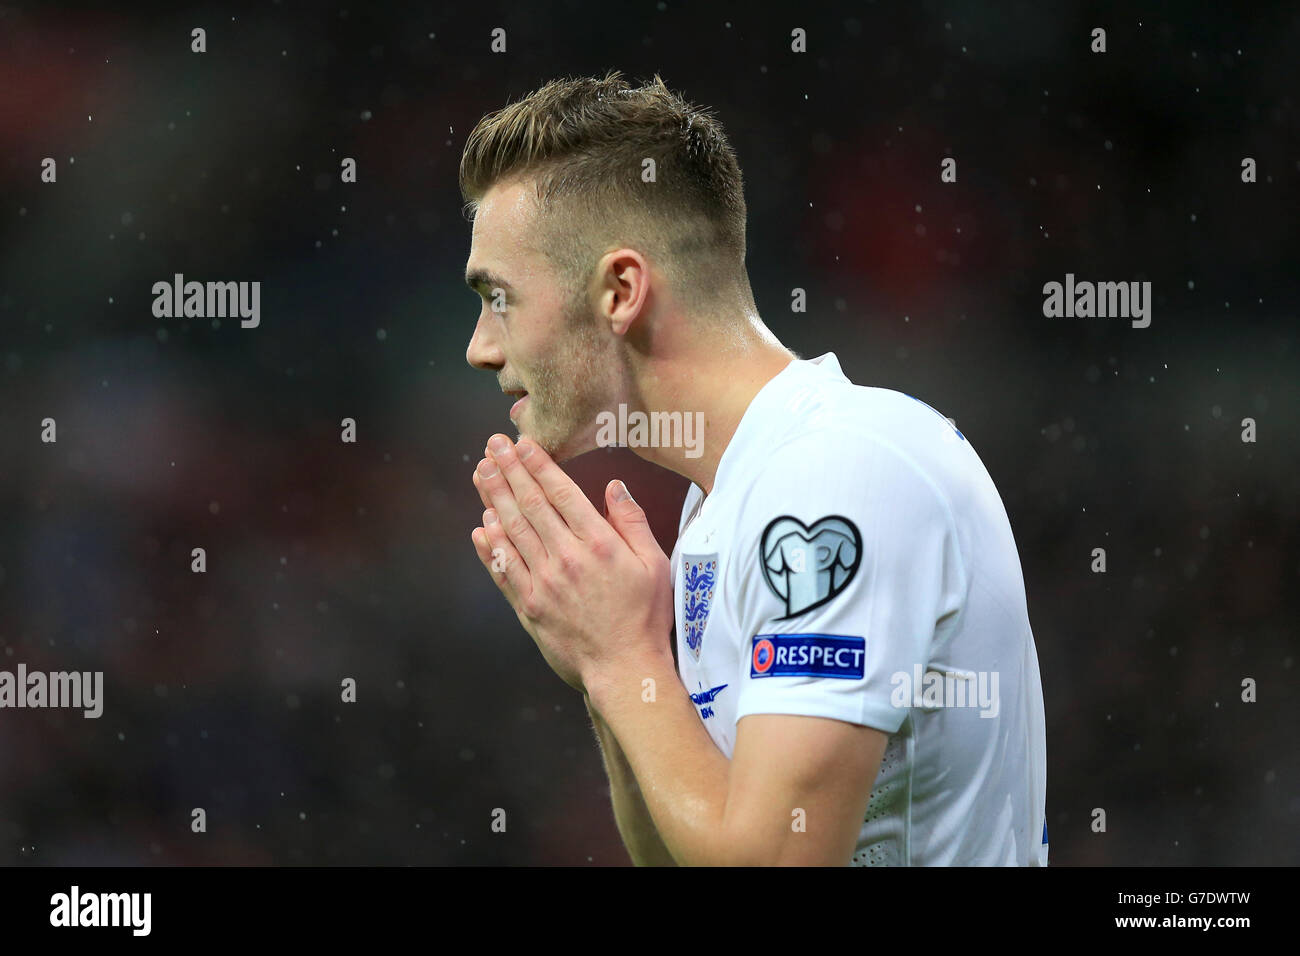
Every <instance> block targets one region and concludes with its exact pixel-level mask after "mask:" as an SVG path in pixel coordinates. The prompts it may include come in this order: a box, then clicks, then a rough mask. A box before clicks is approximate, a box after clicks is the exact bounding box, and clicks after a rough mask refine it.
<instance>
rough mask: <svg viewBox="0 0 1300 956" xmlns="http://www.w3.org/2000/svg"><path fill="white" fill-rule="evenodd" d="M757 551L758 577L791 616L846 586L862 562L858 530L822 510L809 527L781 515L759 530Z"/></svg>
mask: <svg viewBox="0 0 1300 956" xmlns="http://www.w3.org/2000/svg"><path fill="white" fill-rule="evenodd" d="M759 551H760V554H759V562H760V563H761V564H762V567H763V580H765V581H766V582H767V586H768V587H769V588H771V589H772V593H773V594H775V595H776V596H777V597H779V598H780V599H781V600H782V601H784V602H785V618H791V617H795V616H796V615H799V614H802V613H803V612H804V611H810V610H812V609H813V608H815V607H819V606H820V605H822V604H825V603H826V602H827V601H829V600H830V599H831V598H833V597H835V595H837V594H839V593H840V592H841V591H843V590H844V589H845V587H847V586H848V583H849V582H850V581H851V580H853V576H854V575H855V574H857V573H858V566H859V565H860V564H861V563H862V535H861V534H859V533H858V526H857V525H855V524H854V523H853V522H852V521H850V520H849V519H848V518H845V517H843V516H842V515H827V516H826V517H825V518H822V519H821V520H820V521H814V522H813V523H812V526H811V527H809V526H808V525H806V524H804V523H803V522H802V521H800V520H799V519H798V518H792V517H790V516H789V515H783V516H782V517H780V518H777V519H776V520H775V521H773V522H772V523H771V524H769V525H768V526H767V528H765V529H764V531H763V538H762V541H761V543H760V544H759ZM782 620H784V618H782Z"/></svg>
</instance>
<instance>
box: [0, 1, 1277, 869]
mask: <svg viewBox="0 0 1300 956" xmlns="http://www.w3.org/2000/svg"><path fill="white" fill-rule="evenodd" d="M988 6H989V9H988V10H987V11H985V12H978V11H976V10H974V9H973V5H971V4H966V3H951V4H944V3H936V2H929V3H922V4H911V3H898V4H885V3H875V4H872V3H863V4H853V5H851V6H846V7H845V8H843V9H841V10H837V9H834V8H832V7H821V8H819V7H816V6H815V5H809V4H806V3H798V4H788V5H786V6H784V7H776V6H773V7H759V8H755V7H754V6H752V5H749V4H735V5H732V6H730V7H715V8H710V7H706V6H702V5H699V4H695V3H691V4H686V3H679V2H674V3H659V4H656V3H654V2H643V3H634V4H595V3H591V4H587V3H574V2H570V3H558V4H536V5H534V4H524V3H516V4H492V3H484V4H472V5H464V6H462V7H461V8H460V9H452V8H450V7H448V6H445V5H444V4H441V3H427V4H414V5H410V6H406V7H403V6H400V5H397V4H393V5H383V9H382V12H379V11H376V10H372V9H369V5H363V4H359V3H358V4H352V5H345V6H339V5H336V4H335V5H325V4H322V5H320V6H318V7H312V6H308V5H303V4H295V3H262V4H256V5H241V6H229V5H221V4H206V5H199V6H194V7H191V8H189V9H184V10H182V9H179V8H176V7H171V8H162V7H158V8H152V7H148V6H139V7H134V6H133V7H132V8H130V12H122V11H119V12H107V11H104V10H102V9H98V8H94V7H90V8H77V7H64V8H60V7H59V6H58V5H55V4H39V5H38V4H4V5H3V6H0V668H7V669H10V670H14V669H16V667H17V665H18V663H19V662H23V663H26V664H27V666H28V667H29V668H30V669H44V670H63V669H76V670H103V671H104V672H105V705H104V706H105V710H104V715H103V717H101V718H100V719H98V720H87V719H84V718H83V717H82V716H81V714H80V712H79V711H60V710H44V711H31V710H23V711H18V710H0V863H6V864H22V863H36V864H73V863H76V864H92V865H93V864H101V863H102V864H115V863H129V864H135V863H143V864H178V863H188V864H224V863H254V864H270V863H274V864H502V863H510V864H529V863H547V864H552V863H563V864H570V863H572V864H586V863H588V862H591V863H596V864H615V863H623V862H625V861H626V859H627V857H626V855H625V853H624V852H623V849H622V846H621V844H620V842H619V840H618V835H617V832H616V830H615V827H614V823H613V817H612V813H611V811H610V809H609V803H608V796H607V786H606V783H605V779H604V775H603V772H602V769H601V766H600V762H599V755H598V751H597V749H596V745H595V742H594V738H593V737H592V734H591V732H590V729H589V726H588V723H587V719H586V713H585V711H584V709H583V707H582V703H581V700H580V699H579V698H578V697H577V696H576V695H575V694H574V693H572V692H571V691H570V690H569V689H568V688H566V687H565V686H564V685H563V684H562V683H561V682H560V681H559V680H558V678H556V677H555V676H554V675H553V674H551V672H550V671H549V670H548V668H547V667H546V665H545V663H544V662H543V661H542V659H541V657H540V655H539V654H538V653H537V651H536V649H535V647H534V646H533V644H532V642H531V640H530V639H529V638H528V637H527V635H526V634H525V633H524V632H523V631H522V630H521V629H520V628H519V626H518V624H517V622H516V621H515V619H514V617H513V614H512V613H511V612H510V610H509V609H508V607H507V605H506V604H505V602H504V600H502V599H501V598H500V596H499V595H498V593H497V591H496V589H495V587H494V585H493V584H492V582H491V580H490V579H489V576H488V575H487V574H486V573H485V572H484V570H483V568H482V567H481V566H480V565H479V563H478V560H477V558H476V557H475V554H474V551H473V548H472V546H471V543H470V538H469V534H470V531H471V529H472V528H474V527H475V526H476V525H477V523H478V520H479V516H480V513H481V510H482V508H481V505H480V503H479V501H478V496H477V495H476V493H475V491H474V489H473V487H472V485H471V483H470V473H471V469H472V468H473V466H474V465H475V463H476V462H477V461H478V459H479V457H480V456H481V454H482V449H483V445H484V442H485V441H486V439H487V438H488V436H489V435H491V434H492V433H493V432H495V431H509V429H510V423H509V421H508V419H507V417H506V412H507V410H508V407H509V404H510V399H508V398H506V397H504V396H502V395H501V394H500V393H499V392H498V390H497V384H496V382H495V380H494V378H493V377H491V376H488V375H484V374H482V373H476V372H474V371H473V370H471V369H470V368H469V367H468V366H467V365H466V363H465V357H464V353H465V347H466V345H467V343H468V340H469V336H470V334H471V332H472V329H473V323H474V319H475V316H476V314H477V311H478V309H479V302H478V299H477V297H476V296H475V295H474V294H473V293H471V292H469V291H468V290H467V289H466V288H465V287H464V285H463V283H462V275H463V271H464V264H465V260H466V258H467V256H468V250H469V236H470V231H469V228H470V227H469V224H468V223H467V222H466V221H465V220H464V218H463V217H462V213H461V199H460V196H459V193H458V190H457V184H456V171H457V166H458V162H459V159H460V154H461V150H462V148H463V145H464V142H465V138H466V135H467V134H468V133H469V131H470V129H472V127H473V126H474V124H475V123H476V122H477V121H478V120H479V118H480V117H481V116H482V115H483V114H484V113H486V112H489V111H491V110H493V109H497V108H499V107H500V106H502V105H504V104H505V103H506V102H507V101H508V100H511V99H517V98H519V97H521V96H522V95H524V94H526V93H527V92H528V91H530V90H532V89H535V88H536V87H537V86H539V85H541V84H542V83H544V82H545V81H546V80H548V79H551V78H553V77H556V76H560V75H593V74H603V73H604V72H605V71H606V70H609V69H620V70H622V71H623V72H624V73H625V75H627V76H628V77H629V78H631V79H633V80H635V81H638V82H639V81H641V80H643V79H645V78H648V77H650V76H651V75H653V73H655V72H659V73H660V74H661V75H662V76H663V78H664V80H665V82H666V83H667V84H668V85H669V86H670V87H671V88H672V89H674V90H677V91H680V92H682V93H683V94H684V95H685V96H686V97H687V98H688V99H690V100H691V101H693V102H696V103H700V104H703V105H706V106H709V107H712V108H713V109H714V110H715V111H716V114H717V116H718V117H719V119H720V120H721V121H722V123H723V124H724V126H725V128H726V130H727V132H728V134H729V136H730V137H731V140H732V143H733V145H734V146H735V148H736V151H737V153H738V156H739V159H740V163H741V166H742V168H743V170H744V173H745V177H746V196H747V199H748V203H749V213H750V216H749V266H750V274H751V277H752V279H753V284H754V291H755V295H756V297H757V301H758V304H759V308H760V311H761V312H762V315H763V317H764V319H765V320H766V322H767V324H768V325H769V326H770V327H771V328H772V330H773V331H774V332H775V333H776V334H777V335H778V337H780V338H781V339H782V341H784V342H785V343H786V344H787V345H788V346H790V347H791V348H793V349H795V350H796V351H798V352H799V353H800V354H802V355H804V356H808V357H811V356H816V355H819V354H821V353H823V352H825V351H832V350H833V351H834V352H835V353H836V354H837V355H838V356H839V358H840V360H841V362H842V364H843V366H844V369H845V371H846V373H847V374H848V375H849V377H850V378H852V379H853V380H854V381H856V382H859V383H863V384H872V385H880V386H885V387H889V388H895V389H899V390H901V391H905V392H908V393H909V394H912V395H915V396H917V397H920V398H922V399H923V400H924V401H926V402H927V403H929V404H930V405H933V406H934V407H936V408H938V409H940V410H941V411H942V412H943V413H944V414H945V415H949V416H951V417H953V418H954V419H955V420H956V422H957V424H958V426H959V427H960V428H961V430H962V432H963V433H964V434H965V436H966V437H967V438H968V439H969V440H970V441H971V442H972V443H973V444H974V446H975V448H976V449H977V450H978V452H979V454H980V456H981V458H982V459H983V461H984V462H985V464H986V465H987V467H988V469H989V471H990V473H991V474H992V476H993V478H994V480H995V481H996V483H997V485H998V488H999V489H1000V491H1001V493H1002V497H1003V500H1004V501H1005V503H1006V507H1007V510H1008V512H1009V514H1010V517H1011V524H1012V527H1013V529H1014V531H1015V534H1016V540H1017V543H1018V545H1019V548H1020V555H1021V561H1022V563H1023V566H1024V572H1025V581H1026V586H1027V589H1028V597H1029V609H1030V618H1031V621H1032V623H1033V626H1034V634H1035V639H1036V641H1037V645H1038V653H1039V658H1040V661H1041V666H1042V676H1043V688H1044V696H1045V701H1046V707H1047V723H1048V803H1047V808H1048V820H1049V824H1050V830H1051V860H1052V863H1053V864H1054V865H1074V864H1119V865H1140V864H1172V863H1199V864H1245V863H1267V864H1282V863H1295V862H1296V858H1297V853H1296V848H1297V846H1300V762H1298V761H1297V756H1296V746H1295V740H1296V730H1297V727H1298V726H1300V719H1298V718H1300V706H1297V704H1298V701H1297V686H1296V685H1297V679H1296V678H1297V669H1296V661H1295V658H1296V654H1297V647H1296V644H1297V641H1296V631H1297V627H1296V616H1297V610H1298V605H1300V601H1297V600H1296V597H1295V593H1296V585H1297V576H1298V575H1300V535H1298V534H1297V524H1296V479H1295V475H1296V465H1297V453H1296V437H1297V436H1296V429H1295V426H1294V419H1295V403H1296V398H1297V376H1296V369H1297V363H1296V355H1295V351H1296V332H1295V329H1296V319H1297V315H1296V301H1297V299H1296V293H1297V286H1298V285H1300V268H1297V263H1298V262H1300V258H1298V257H1297V251H1298V248H1297V229H1296V223H1297V211H1298V210H1300V202H1298V200H1300V195H1298V190H1297V182H1298V181H1300V137H1298V136H1297V124H1296V108H1297V103H1296V94H1297V84H1296V80H1295V63H1296V53H1295V51H1296V49H1297V45H1298V44H1300V12H1298V11H1297V8H1296V6H1295V5H1294V4H1272V5H1269V4H1251V5H1249V6H1250V7H1251V9H1250V10H1249V11H1247V12H1241V11H1231V12H1230V11H1228V10H1226V9H1224V8H1226V7H1227V5H1226V4H1222V5H1210V4H1191V3H1186V4H1171V5H1168V6H1158V5H1153V4H1131V3H1122V4H1113V5H1090V4H1079V3H1062V4H1039V3H1030V2H1025V3H1001V4H989V5H988ZM196 26H202V27H204V28H205V29H206V30H207V32H208V37H207V40H208V52H207V53H205V54H195V53H191V52H190V30H191V29H192V28H194V27H196ZM497 26H501V27H504V28H505V29H506V30H507V40H508V52H507V53H506V54H492V53H490V52H489V41H490V31H491V30H492V29H493V28H494V27H497ZM1096 26H1101V27H1105V28H1106V29H1107V31H1108V38H1107V39H1108V52H1107V53H1105V54H1093V53H1091V52H1090V51H1089V46H1090V42H1091V38H1090V31H1091V29H1092V28H1093V27H1096ZM794 27H804V28H805V29H806V30H807V32H808V38H809V40H808V42H809V52H808V53H806V54H796V53H792V52H791V51H790V31H791V29H793V28H794ZM945 155H952V156H954V157H956V159H957V161H958V181H957V183H955V184H942V183H941V182H940V180H939V163H940V160H941V159H942V158H943V157H944V156H945ZM46 156H51V157H54V158H55V159H56V160H57V161H58V181H57V183H55V184H45V183H42V182H41V181H40V163H41V160H42V159H43V158H44V157H46ZM345 156H350V157H354V158H355V159H356V160H357V164H358V182H357V183H356V184H343V183H341V182H340V181H339V164H340V160H341V159H342V158H343V157H345ZM1246 156H1249V157H1253V158H1254V159H1255V160H1256V161H1257V163H1258V182H1256V183H1254V184H1245V183H1242V182H1241V177H1240V172H1241V160H1242V158H1243V157H1246ZM177 272H181V273H184V274H185V276H186V278H187V279H197V280H199V281H208V280H222V281H226V280H233V281H240V280H242V281H251V280H260V281H261V282H262V321H261V326H260V327H259V328H256V329H243V328H240V326H239V323H238V321H237V320H226V321H224V322H221V323H220V325H219V327H214V324H213V323H211V322H210V321H209V320H205V319H199V320H195V319H190V320H186V319H155V318H154V317H153V315H152V311H151V307H152V302H153V295H152V292H151V287H152V285H153V283H154V282H157V281H160V280H162V281H170V280H171V277H172V276H173V274H174V273H177ZM1067 272H1073V273H1074V274H1075V275H1076V276H1077V277H1078V278H1079V279H1088V280H1094V281H1099V280H1108V281H1141V280H1149V281H1151V282H1152V283H1153V289H1154V300H1155V301H1154V306H1153V311H1152V323H1151V326H1150V327H1149V328H1146V329H1134V328H1132V327H1130V325H1129V322H1128V321H1127V320H1125V319H1048V318H1045V317H1044V316H1043V314H1042V291H1041V289H1042V286H1043V283H1045V282H1048V281H1063V280H1064V277H1065V273H1067ZM794 288H803V289H806V290H807V292H808V298H809V308H808V311H807V313H806V314H794V313H792V312H791V310H790V297H791V290H792V289H794ZM718 374H719V375H720V376H721V375H725V374H726V369H725V368H719V369H718ZM47 416H49V417H53V418H55V419H56V421H57V423H58V441H57V443H56V444H43V443H42V442H41V441H40V422H41V419H43V418H45V417H47ZM344 417H352V418H355V419H356V420H357V422H358V434H359V441H358V443H357V444H355V445H348V444H343V443H341V442H340V440H339V423H340V420H341V419H343V418H344ZM1246 417H1251V418H1254V419H1255V420H1256V422H1257V425H1258V441H1257V442H1256V443H1255V444H1246V443H1243V442H1242V440H1241V420H1242V419H1243V418H1246ZM571 473H573V474H574V475H575V477H577V478H578V480H579V481H580V482H581V483H582V484H583V487H584V488H586V489H587V490H588V492H589V494H599V493H600V490H601V489H602V487H603V485H604V483H605V482H606V481H607V480H608V479H609V478H611V477H623V478H625V479H626V480H627V482H628V484H629V486H630V487H631V488H632V491H633V493H634V494H635V495H636V497H637V498H638V500H639V501H641V502H642V503H643V504H645V505H646V506H647V507H648V509H649V510H650V511H651V514H652V519H653V521H654V522H655V526H656V529H657V531H658V532H659V533H660V539H661V543H662V544H663V546H664V548H665V550H668V549H670V548H671V547H672V542H673V535H674V533H675V530H676V519H677V516H678V511H679V509H680V504H681V499H682V496H683V494H684V493H685V490H686V483H685V481H684V480H683V479H681V478H679V477H677V476H675V475H672V474H669V473H666V472H661V471H659V470H657V469H655V468H653V467H651V466H649V465H646V464H644V463H642V462H641V461H639V460H638V459H636V458H635V457H633V456H632V455H631V454H630V453H629V452H627V451H622V450H620V451H604V452H596V453H593V454H591V455H588V456H586V457H584V458H582V459H579V460H577V461H576V462H574V463H573V464H572V467H571ZM193 547H204V548H206V549H207V554H208V571H207V573H206V574H202V575H198V574H193V573H191V572H190V570H189V564H190V558H189V553H190V549H191V548H193ZM1095 547H1104V548H1105V549H1106V551H1107V560H1108V571H1107V573H1105V574H1094V573H1092V572H1091V571H1090V569H1089V566H1090V563H1091V551H1092V549H1093V548H1095ZM345 677H353V678H355V679H356V680H357V682H358V687H359V692H358V702H357V703H355V704H344V703H342V702H341V701H340V699H339V697H340V690H339V686H340V681H341V680H342V679H343V678H345ZM1245 677H1252V678H1254V679H1255V680H1256V681H1258V688H1259V689H1258V695H1259V700H1258V702H1257V703H1254V704H1246V703H1243V702H1242V701H1241V699H1240V698H1241V681H1242V679H1243V678H1245ZM195 807H203V808H205V809H206V811H207V814H208V832H207V833H206V834H195V833H192V832H191V831H190V811H191V809H192V808H195ZM497 807H500V808H504V809H505V810H506V811H507V813H508V821H509V824H508V830H507V832H506V833H504V834H497V833H493V832H492V831H491V829H490V823H491V814H492V811H493V809H494V808H497ZM1096 807H1101V808H1104V809H1105V810H1106V812H1107V816H1108V829H1107V832H1105V833H1094V832H1092V830H1091V829H1090V826H1089V824H1090V821H1091V819H1092V818H1091V813H1092V810H1093V808H1096Z"/></svg>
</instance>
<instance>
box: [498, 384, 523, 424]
mask: <svg viewBox="0 0 1300 956" xmlns="http://www.w3.org/2000/svg"><path fill="white" fill-rule="evenodd" d="M502 391H504V392H505V393H506V394H507V395H514V396H516V397H517V398H518V399H519V401H517V402H515V403H514V405H512V406H511V407H510V420H511V421H514V419H515V416H516V415H518V414H519V412H520V410H521V409H523V407H524V402H526V401H528V391H527V390H526V389H522V388H506V389H502Z"/></svg>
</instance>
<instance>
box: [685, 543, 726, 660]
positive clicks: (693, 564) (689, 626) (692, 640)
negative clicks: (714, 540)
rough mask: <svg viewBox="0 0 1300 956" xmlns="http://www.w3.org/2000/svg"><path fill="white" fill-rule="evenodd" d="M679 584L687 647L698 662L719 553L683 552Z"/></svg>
mask: <svg viewBox="0 0 1300 956" xmlns="http://www.w3.org/2000/svg"><path fill="white" fill-rule="evenodd" d="M682 561H683V563H684V565H685V566H684V567H683V569H682V570H683V577H682V585H683V589H684V591H685V598H684V602H683V605H682V619H683V620H684V621H685V623H686V646H687V647H688V648H690V651H691V654H693V655H694V657H695V659H696V660H697V661H698V660H699V659H700V649H701V648H702V647H703V646H704V625H705V624H707V623H708V620H709V609H710V608H711V607H712V606H713V593H714V591H716V590H717V586H718V556H717V555H716V554H706V555H683V556H682Z"/></svg>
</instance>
